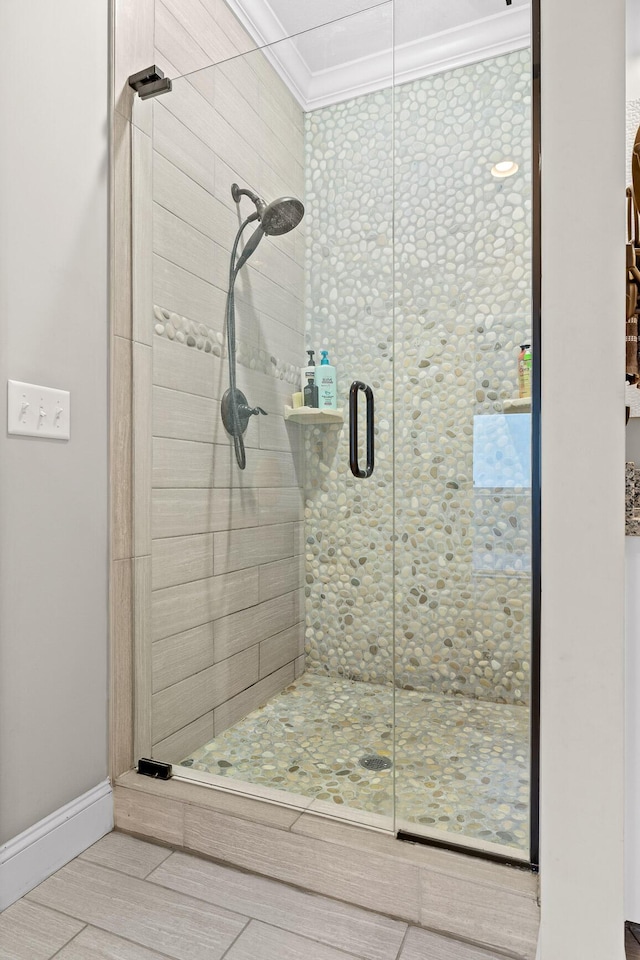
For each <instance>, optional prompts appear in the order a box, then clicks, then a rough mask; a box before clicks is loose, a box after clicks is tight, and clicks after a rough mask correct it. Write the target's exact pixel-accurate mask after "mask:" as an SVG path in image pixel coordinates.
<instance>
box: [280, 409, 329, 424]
mask: <svg viewBox="0 0 640 960" xmlns="http://www.w3.org/2000/svg"><path fill="white" fill-rule="evenodd" d="M284 418H285V420H291V421H293V423H327V424H328V423H333V424H336V423H344V415H343V413H342V410H318V409H317V408H316V407H287V406H285V408H284Z"/></svg>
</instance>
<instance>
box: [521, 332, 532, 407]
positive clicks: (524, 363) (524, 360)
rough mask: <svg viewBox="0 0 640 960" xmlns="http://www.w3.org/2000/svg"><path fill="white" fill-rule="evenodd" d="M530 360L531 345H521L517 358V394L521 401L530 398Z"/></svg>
mask: <svg viewBox="0 0 640 960" xmlns="http://www.w3.org/2000/svg"><path fill="white" fill-rule="evenodd" d="M531 359H532V358H531V344H530V343H523V344H521V346H520V354H519V356H518V393H519V394H520V398H521V399H525V398H526V397H530V396H531Z"/></svg>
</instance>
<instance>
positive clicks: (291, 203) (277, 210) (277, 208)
mask: <svg viewBox="0 0 640 960" xmlns="http://www.w3.org/2000/svg"><path fill="white" fill-rule="evenodd" d="M303 216H304V206H303V205H302V203H301V202H300V200H298V199H296V197H280V199H279V200H273V201H272V202H271V203H270V204H269V206H268V207H266V208H265V210H264V212H263V214H262V217H261V223H262V229H263V230H264V232H265V233H266V234H267V236H268V237H279V236H281V235H282V234H283V233H289V231H290V230H294V229H295V227H297V226H298V224H299V223H300V221H301V220H302V218H303Z"/></svg>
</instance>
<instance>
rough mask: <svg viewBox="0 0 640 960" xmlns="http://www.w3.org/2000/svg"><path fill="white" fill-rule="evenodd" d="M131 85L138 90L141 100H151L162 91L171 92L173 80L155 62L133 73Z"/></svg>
mask: <svg viewBox="0 0 640 960" xmlns="http://www.w3.org/2000/svg"><path fill="white" fill-rule="evenodd" d="M129 86H130V87H131V88H132V89H133V90H135V91H136V93H137V94H138V96H139V97H140V99H141V100H149V99H150V98H151V97H157V96H159V95H160V94H161V93H169V91H170V90H171V80H169V78H168V77H165V75H164V73H163V71H162V70H161V69H160V67H156V65H155V63H154V64H152V65H151V66H150V67H147V68H146V69H145V70H140V71H139V73H132V74H131V76H130V77H129Z"/></svg>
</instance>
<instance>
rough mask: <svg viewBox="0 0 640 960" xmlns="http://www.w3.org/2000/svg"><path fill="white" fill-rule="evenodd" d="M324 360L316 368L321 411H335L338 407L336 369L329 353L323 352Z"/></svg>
mask: <svg viewBox="0 0 640 960" xmlns="http://www.w3.org/2000/svg"><path fill="white" fill-rule="evenodd" d="M320 353H321V354H322V360H321V361H320V366H319V367H316V385H317V387H318V406H319V407H320V409H321V410H335V409H336V408H337V406H338V399H337V398H338V394H337V389H336V368H335V367H332V366H331V364H330V363H329V351H328V350H321V351H320Z"/></svg>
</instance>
